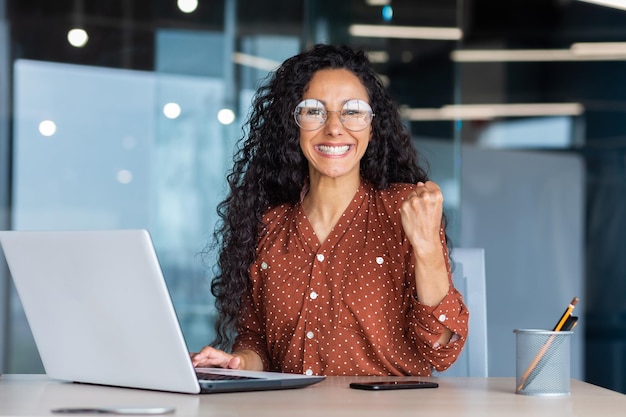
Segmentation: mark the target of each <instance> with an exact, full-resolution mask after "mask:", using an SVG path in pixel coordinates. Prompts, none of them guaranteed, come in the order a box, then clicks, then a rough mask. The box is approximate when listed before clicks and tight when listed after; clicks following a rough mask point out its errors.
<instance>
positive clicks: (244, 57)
mask: <svg viewBox="0 0 626 417" xmlns="http://www.w3.org/2000/svg"><path fill="white" fill-rule="evenodd" d="M233 61H234V62H235V63H236V64H239V65H246V66H248V67H253V68H257V69H260V70H266V71H273V70H275V69H276V68H278V67H279V66H280V62H278V61H274V60H272V59H267V58H261V57H258V56H254V55H248V54H242V53H241V52H235V53H234V54H233Z"/></svg>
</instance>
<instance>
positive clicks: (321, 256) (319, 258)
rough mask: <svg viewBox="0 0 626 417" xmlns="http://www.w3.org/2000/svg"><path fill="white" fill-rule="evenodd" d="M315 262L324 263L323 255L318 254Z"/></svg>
mask: <svg viewBox="0 0 626 417" xmlns="http://www.w3.org/2000/svg"><path fill="white" fill-rule="evenodd" d="M317 260H318V261H320V262H323V261H324V255H322V254H321V253H318V254H317Z"/></svg>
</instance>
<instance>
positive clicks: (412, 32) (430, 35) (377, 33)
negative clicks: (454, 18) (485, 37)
mask: <svg viewBox="0 0 626 417" xmlns="http://www.w3.org/2000/svg"><path fill="white" fill-rule="evenodd" d="M348 31H349V33H350V35H352V36H358V37H365V38H400V39H436V40H459V39H461V38H463V32H462V31H461V29H459V28H453V27H449V28H445V27H428V26H392V25H350V27H349V29H348Z"/></svg>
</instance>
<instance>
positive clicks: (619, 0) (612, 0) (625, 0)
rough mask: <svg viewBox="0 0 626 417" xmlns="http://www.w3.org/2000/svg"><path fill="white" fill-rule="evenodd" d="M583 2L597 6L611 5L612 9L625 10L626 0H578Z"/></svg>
mask: <svg viewBox="0 0 626 417" xmlns="http://www.w3.org/2000/svg"><path fill="white" fill-rule="evenodd" d="M578 1H582V2H585V3H591V4H597V5H598V6H606V7H612V8H614V9H621V10H626V0H578Z"/></svg>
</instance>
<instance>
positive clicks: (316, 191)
mask: <svg viewBox="0 0 626 417" xmlns="http://www.w3.org/2000/svg"><path fill="white" fill-rule="evenodd" d="M247 132H248V133H247V138H245V140H244V141H243V145H242V147H241V148H240V150H239V152H238V153H237V155H236V157H235V163H234V167H233V170H232V172H231V173H230V174H229V176H228V181H229V184H230V195H229V196H228V197H227V198H226V200H225V201H223V202H222V203H221V204H220V206H219V212H220V216H221V218H222V219H223V223H222V225H221V228H220V229H219V230H218V236H220V239H221V252H220V256H219V267H220V274H219V275H218V276H216V278H214V281H213V283H212V292H213V294H214V295H215V297H216V305H217V308H218V311H219V314H220V315H219V318H218V322H217V326H216V327H217V338H216V341H215V342H214V344H213V346H207V347H205V348H204V349H202V350H201V351H200V352H198V353H194V354H192V359H193V363H194V366H220V367H226V368H240V369H251V370H271V371H282V372H298V373H306V374H324V375H424V376H427V375H430V374H431V370H432V369H436V370H438V371H442V370H444V369H446V368H447V367H449V366H450V365H451V364H452V363H453V362H454V361H455V360H456V358H457V357H458V355H459V353H460V352H461V349H462V348H463V345H464V343H465V340H466V337H467V323H468V318H469V313H468V311H467V308H466V307H465V305H464V303H463V300H462V296H461V295H460V293H459V292H458V291H457V290H456V289H455V288H454V286H453V284H452V280H451V272H450V266H449V259H448V249H447V242H446V234H445V230H444V227H445V219H444V216H443V196H442V193H441V190H440V189H439V187H438V186H437V184H435V183H434V182H432V181H429V180H428V178H427V174H426V172H425V170H424V169H422V168H420V167H419V166H418V162H417V154H416V151H415V149H414V147H413V145H412V143H411V139H410V136H409V134H408V133H407V132H406V131H405V129H404V127H403V125H402V122H401V119H400V116H399V112H398V110H397V108H396V107H395V105H394V103H393V102H392V100H391V98H390V96H389V95H388V93H387V91H386V90H385V88H384V87H383V85H382V83H381V82H380V80H379V79H378V78H377V76H376V74H375V72H374V71H373V69H372V68H371V66H370V63H369V62H368V60H367V58H366V57H365V55H364V53H363V52H357V51H353V50H351V49H350V48H348V47H335V46H329V45H317V46H315V47H313V48H312V49H311V50H309V51H307V52H303V53H301V54H299V55H297V56H295V57H292V58H290V59H288V60H287V61H285V62H284V63H283V64H282V66H281V67H280V68H278V70H277V71H276V72H275V73H274V74H273V75H272V76H271V77H270V79H269V81H268V83H267V84H266V85H264V86H262V87H261V88H260V89H259V91H258V92H257V95H256V96H255V100H254V104H253V111H252V114H251V116H250V118H249V120H248V124H247ZM235 334H236V337H235ZM233 342H234V343H233Z"/></svg>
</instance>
